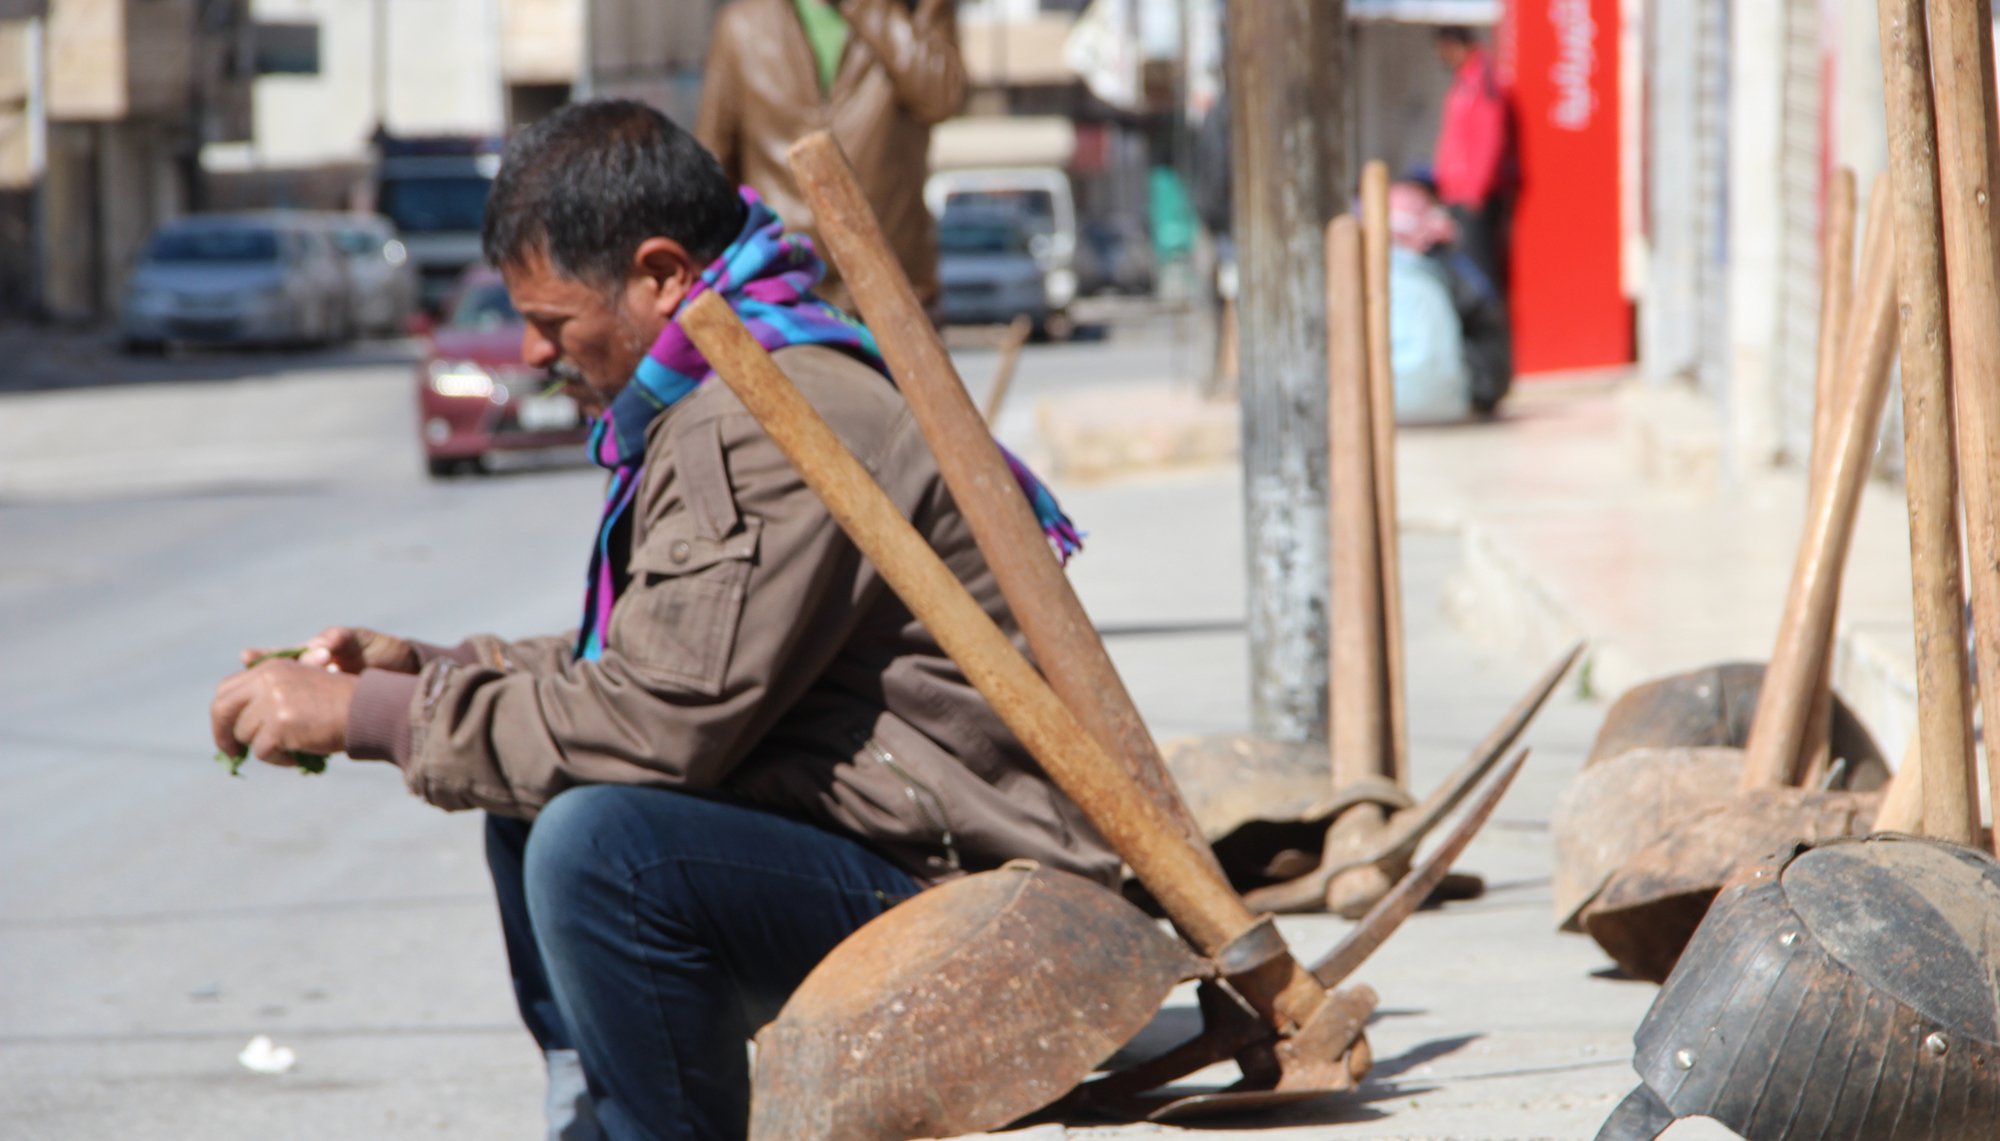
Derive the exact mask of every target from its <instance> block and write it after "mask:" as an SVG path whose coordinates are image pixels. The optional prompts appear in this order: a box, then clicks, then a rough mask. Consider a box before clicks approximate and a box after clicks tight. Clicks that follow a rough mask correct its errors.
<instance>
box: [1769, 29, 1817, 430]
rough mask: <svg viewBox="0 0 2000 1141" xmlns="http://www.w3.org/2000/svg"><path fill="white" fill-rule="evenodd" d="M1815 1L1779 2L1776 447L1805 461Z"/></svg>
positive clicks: (1812, 303) (1813, 367)
mask: <svg viewBox="0 0 2000 1141" xmlns="http://www.w3.org/2000/svg"><path fill="white" fill-rule="evenodd" d="M1819 7H1820V0H1785V80H1784V119H1783V121H1782V123H1781V125H1780V128H1779V129H1780V132H1781V140H1782V142H1781V150H1780V153H1779V156H1778V162H1779V171H1778V174H1779V180H1780V183H1781V185H1782V188H1783V189H1782V193H1783V195H1784V199H1783V201H1782V203H1781V204H1780V207H1779V209H1780V212H1781V216H1782V217H1783V219H1784V223H1783V225H1784V232H1783V233H1782V234H1781V235H1780V236H1779V243H1780V244H1779V258H1780V261H1779V264H1780V267H1781V269H1780V276H1779V281H1778V288H1779V289H1780V290H1781V291H1782V293H1781V295H1780V298H1779V303H1778V352H1777V358H1776V360H1774V361H1773V362H1772V373H1773V376H1772V380H1773V388H1774V389H1775V392H1776V397H1777V401H1778V408H1777V428H1778V440H1777V444H1778V446H1779V447H1780V448H1781V449H1782V450H1783V452H1784V454H1785V456H1786V457H1787V458H1789V459H1791V460H1794V461H1796V462H1799V463H1803V462H1804V461H1805V458H1806V456H1807V455H1808V454H1810V452H1811V449H1812V421H1813V397H1814V390H1815V373H1816V371H1817V369H1818V357H1819V302H1820V262H1821V256H1820V245H1821V241H1820V229H1821V221H1820V214H1821V182H1822V173H1821V172H1822V171H1823V170H1824V169H1825V166H1824V161H1823V158H1822V150H1823V147H1824V141H1823V140H1824V133H1823V132H1824V126H1825V125H1824V119H1823V115H1822V110H1821V100H1822V91H1823V87H1822V85H1821V82H1820V73H1821V66H1822V65H1821V59H1822V56H1821V43H1822V41H1821V37H1820V12H1819Z"/></svg>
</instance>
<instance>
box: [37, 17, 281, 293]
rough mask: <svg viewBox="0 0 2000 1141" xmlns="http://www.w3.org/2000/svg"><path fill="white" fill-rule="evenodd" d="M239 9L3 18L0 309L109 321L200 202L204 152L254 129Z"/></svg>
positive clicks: (242, 20) (244, 25)
mask: <svg viewBox="0 0 2000 1141" xmlns="http://www.w3.org/2000/svg"><path fill="white" fill-rule="evenodd" d="M247 10H248V5H247V3H246V2H244V0H51V2H48V3H35V4H28V3H19V2H15V3H9V4H0V138H4V139H6V140H7V141H6V143H4V144H0V232H4V233H5V234H7V235H9V236H14V235H19V236H20V237H22V238H24V239H26V240H23V241H19V242H15V241H7V242H4V243H0V249H5V250H7V251H8V253H7V254H6V255H5V256H0V309H4V310H5V311H11V312H14V313H34V314H39V315H46V316H49V317H53V318H56V319H59V320H66V321H85V320H91V319H95V318H98V317H101V316H103V315H105V314H107V313H109V312H111V311H112V309H113V308H114V306H115V304H116V301H117V297H118V291H119V289H120V288H121V287H122V285H123V283H124V275H125V271H126V270H127V268H128V267H129V266H130V265H131V263H132V261H133V259H134V258H135V257H136V255H137V253H138V250H139V248H140V246H141V245H142V244H143V243H144V242H145V240H146V238H147V237H148V235H149V234H150V233H151V232H152V228H153V226H154V225H155V224H156V223H158V222H159V221H160V220H161V219H164V218H167V217H171V216H173V215H174V214H178V213H180V212H182V211H184V210H186V209H188V208H189V207H190V206H191V205H192V204H193V203H195V202H197V201H198V200H199V196H200V193H201V180H200V178H199V168H198V161H197V156H198V154H199V149H200V147H201V145H202V143H203V142H206V141H214V140H221V139H231V138H241V137H243V136H244V135H246V134H247V132H248V129H249V85H248V78H249V71H248V68H247V64H246V61H245V60H244V58H243V56H242V53H241V51H240V45H241V43H242V37H243V35H244V32H245V29H246V27H247V19H248V14H247Z"/></svg>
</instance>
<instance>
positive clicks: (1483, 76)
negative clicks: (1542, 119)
mask: <svg viewBox="0 0 2000 1141" xmlns="http://www.w3.org/2000/svg"><path fill="white" fill-rule="evenodd" d="M1437 52H1438V58H1439V59H1440V60H1442V61H1444V65H1445V66H1446V67H1448V68H1450V69H1451V74H1452V79H1451V90H1450V91H1449V92H1448V93H1446V95H1445V101H1444V120H1443V122H1442V123H1441V124H1440V125H1439V127H1438V138H1437V149H1436V151H1435V153H1434V155H1433V157H1432V169H1433V173H1434V175H1435V177H1436V180H1437V193H1438V197H1439V199H1441V200H1442V201H1443V202H1444V204H1445V207H1446V208H1447V209H1449V210H1450V211H1451V213H1452V217H1453V218H1455V219H1456V220H1457V222H1458V232H1459V243H1460V245H1461V246H1462V248H1463V249H1464V250H1465V252H1466V253H1467V254H1468V255H1470V256H1471V258H1472V260H1473V261H1475V262H1477V263H1478V264H1479V268H1480V269H1481V270H1482V271H1484V272H1485V274H1486V276H1487V278H1488V279H1489V280H1491V281H1492V283H1493V285H1494V287H1495V288H1497V289H1498V290H1499V291H1500V295H1501V296H1502V297H1503V298H1504V297H1505V296H1506V295H1507V263H1508V243H1509V240H1510V236H1511V234H1510V231H1511V230H1512V228H1513V223H1514V182H1515V176H1516V167H1515V161H1514V150H1513V124H1512V117H1511V113H1510V112H1509V110H1508V107H1507V100H1506V96H1505V95H1503V94H1502V93H1501V91H1500V83H1499V80H1498V79H1497V78H1496V77H1495V75H1494V73H1493V65H1492V62H1491V61H1490V60H1488V59H1487V56H1486V52H1485V51H1484V50H1483V49H1482V48H1481V47H1480V46H1479V39H1478V37H1477V36H1476V35H1474V34H1473V32H1472V29H1470V28H1462V27H1444V28H1439V29H1438V32H1437Z"/></svg>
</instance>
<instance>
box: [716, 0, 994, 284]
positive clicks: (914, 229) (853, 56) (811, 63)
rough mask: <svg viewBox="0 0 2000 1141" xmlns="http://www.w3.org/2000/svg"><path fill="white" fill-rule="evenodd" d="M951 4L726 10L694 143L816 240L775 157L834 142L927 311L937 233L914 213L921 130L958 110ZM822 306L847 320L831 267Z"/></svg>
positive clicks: (925, 152) (844, 0)
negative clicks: (810, 141) (824, 133)
mask: <svg viewBox="0 0 2000 1141" xmlns="http://www.w3.org/2000/svg"><path fill="white" fill-rule="evenodd" d="M955 9H956V5H955V4H954V3H953V0H731V2H730V3H729V4H728V5H726V6H725V7H724V8H723V9H722V11H721V12H720V13H718V14H717V16H716V18H715V31H714V36H713V38H712V39H711V41H710V44H709V52H708V72H707V75H706V77H705V78H704V80H703V86H702V92H701V112H700V114H699V116H698V117H697V118H696V120H695V131H694V133H695V137H696V138H699V139H700V140H701V141H702V144H703V145H704V146H706V147H708V149H709V150H711V151H714V152H715V156H716V157H717V158H718V159H721V160H722V169H723V172H724V173H725V174H727V175H728V176H729V177H730V178H731V179H733V180H735V181H736V182H738V183H742V184H745V185H748V186H750V187H752V188H754V189H755V190H756V191H757V193H759V194H761V195H763V196H764V201H765V202H766V203H768V204H769V205H770V206H771V208H772V209H773V210H776V211H777V212H778V216H779V217H780V218H783V219H784V221H785V226H786V228H787V229H790V230H794V231H802V232H805V233H807V234H811V233H813V232H814V227H813V218H812V211H811V209H810V208H809V207H807V205H806V202H805V199H804V198H803V197H802V196H801V195H800V193H799V188H798V184H797V183H796V182H795V181H793V179H792V171H791V167H790V165H789V164H787V163H786V161H785V151H786V148H788V147H790V146H791V145H792V144H793V143H794V142H797V141H798V140H799V139H800V138H802V137H804V136H805V135H807V134H810V133H812V132H813V131H816V130H820V129H822V128H824V129H827V130H830V131H832V132H833V137H834V138H835V139H836V140H837V141H838V142H839V143H840V146H841V149H842V150H844V151H846V152H847V157H848V159H849V160H850V161H852V162H853V163H854V170H855V174H856V175H857V176H859V178H860V181H861V188H862V191H863V192H864V193H865V194H866V195H867V197H868V204H869V205H870V206H872V207H874V209H875V214H876V217H878V218H880V219H881V221H882V230H883V232H884V233H885V234H886V235H887V236H888V239H889V245H890V247H891V248H892V249H894V250H895V252H896V256H897V258H898V259H899V260H900V261H901V262H902V264H903V272H904V273H906V274H908V275H909V278H910V282H911V284H912V285H914V286H915V287H916V290H917V297H918V298H919V299H920V300H922V301H923V302H924V303H925V304H926V305H928V304H930V303H931V302H933V301H935V300H936V298H937V295H938V269H937V259H938V252H937V223H936V221H935V220H934V219H933V218H932V217H931V214H930V211H929V210H928V209H927V208H926V207H925V206H924V176H925V174H926V173H927V171H928V169H929V167H928V163H929V154H930V142H931V127H932V126H934V125H935V124H937V123H939V122H942V121H943V120H945V119H948V118H950V117H951V116H953V115H956V114H957V113H958V111H959V109H960V108H961V107H963V106H964V104H965V96H966V78H965V62H964V60H963V59H962V58H961V57H960V55H959V50H958V18H957V15H956V11H955ZM827 270H828V272H827V279H826V281H824V282H823V283H821V286H820V293H821V295H822V296H824V297H826V298H827V299H829V300H831V301H833V302H834V303H835V304H836V305H840V306H841V307H843V308H846V309H849V310H851V309H852V308H853V305H852V302H851V300H850V299H849V297H848V296H847V291H846V289H845V288H843V287H842V286H841V285H840V282H839V277H838V272H837V270H836V269H835V267H833V266H832V265H831V264H829V265H828V267H827Z"/></svg>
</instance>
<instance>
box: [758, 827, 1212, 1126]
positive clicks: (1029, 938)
mask: <svg viewBox="0 0 2000 1141" xmlns="http://www.w3.org/2000/svg"><path fill="white" fill-rule="evenodd" d="M1205 973H1206V967H1205V964H1203V963H1201V961H1200V960H1198V959H1196V958H1195V957H1194V956H1193V955H1191V954H1189V953H1188V952H1187V950H1186V949H1185V948H1184V947H1183V946H1182V944H1181V942H1180V940H1178V939H1175V938H1174V937H1173V936H1171V935H1169V934H1167V933H1166V932H1164V931H1162V930H1161V929H1160V926H1159V924H1158V923H1156V922H1154V921H1153V920H1152V919H1151V918H1150V917H1148V916H1146V915H1145V914H1144V913H1142V912H1141V911H1139V909H1137V908H1135V907H1132V906H1131V905H1129V904H1126V903H1124V902H1123V901H1121V900H1119V899H1118V898H1117V897H1116V896H1113V895H1111V894H1110V893H1109V892H1106V891H1105V890H1104V889H1103V888H1100V887H1098V886H1097V885H1096V884H1093V883H1091V882H1089V881H1087V880H1084V879H1080V878H1078V877H1076V876H1073V875H1069V874H1067V873H1064V872H1058V871H1051V870H1049V869H1047V868H1040V867H1037V866H1035V865H1033V864H1029V863H1022V864H1014V865H1009V866H1007V867H1005V868H1001V869H1000V870H998V871H991V872H982V873H980V874H977V875H972V876H967V877H965V878H964V879H960V880H955V881H952V882H950V883H947V884H944V885H942V886H940V887H937V888H933V889H932V890H930V891H927V892H924V893H923V894H921V895H919V896H917V897H916V898H915V899H912V900H910V901H909V902H907V903H904V904H901V905H899V906H898V907H896V908H895V910H893V911H891V912H889V913H888V914H887V915H886V916H884V917H883V919H881V920H877V921H876V922H874V923H870V924H868V925H867V926H865V927H863V928H861V929H860V930H859V931H857V932H855V933H854V935H853V936H852V937H850V938H849V939H847V940H845V941H844V942H842V943H841V944H840V945H839V946H837V947H835V948H834V949H833V952H832V953H831V954H829V955H828V956H827V957H826V958H825V959H824V960H822V961H821V962H820V964H819V965H818V966H817V967H815V968H813V971H812V973H811V974H809V975H807V976H806V979H805V981H804V982H803V983H801V984H800V985H799V989H798V990H797V991H796V992H794V993H793V995H792V997H791V1000H790V1001H789V1002H787V1003H786V1004H785V1009H784V1013H783V1015H782V1016H781V1017H780V1018H779V1019H778V1020H777V1021H776V1022H773V1023H771V1024H770V1025H768V1026H766V1027H765V1028H764V1029H763V1030H762V1031H760V1032H759V1033H758V1035H757V1070H756V1080H755V1086H756V1090H757V1096H756V1098H755V1101H754V1105H753V1107H752V1110H753V1115H754V1120H753V1122H752V1125H751V1132H752V1133H753V1134H754V1135H756V1136H759V1137H946V1136H953V1135H956V1134H960V1133H966V1132H971V1131H974V1130H978V1129H984V1128H988V1127H991V1126H992V1125H993V1124H995V1123H996V1122H997V1123H1005V1122H1009V1121H1013V1120H1015V1119H1016V1118H1019V1117H1021V1116H1024V1115H1026V1114H1028V1113H1032V1112H1034V1111H1035V1110H1037V1109H1040V1108H1042V1107H1043V1106H1045V1105H1047V1104H1049V1103H1050V1102H1052V1101H1055V1100H1056V1099H1057V1098H1059V1097H1061V1096H1062V1095H1064V1094H1065V1093H1067V1092H1069V1089H1070V1087H1071V1086H1072V1085H1074V1084H1075V1082H1076V1078H1075V1077H1074V1076H1073V1075H1078V1074H1084V1073H1088V1072H1090V1069H1091V1067H1093V1066H1095V1065H1096V1064H1097V1063H1099V1062H1101V1061H1103V1060H1104V1059H1105V1058H1106V1057H1108V1056H1110V1054H1111V1053H1112V1051H1114V1050H1116V1049H1117V1048H1118V1047H1120V1046H1122V1045H1124V1044H1125V1042H1126V1041H1128V1040H1129V1039H1130V1038H1131V1037H1132V1035H1134V1034H1136V1033H1138V1032H1139V1030H1140V1029H1141V1028H1142V1027H1144V1026H1145V1025H1146V1023H1147V1022H1148V1021H1149V1020H1150V1019H1151V1018H1152V1017H1153V1015H1154V1013H1155V1012H1157V1011H1158V1009H1159V1006H1160V1003H1161V1002H1162V1001H1164V1000H1165V999H1166V997H1167V993H1168V992H1169V991H1171V990H1172V989H1173V988H1174V986H1175V985H1176V984H1178V983H1180V982H1181V981H1183V980H1185V979H1189V978H1194V977H1197V976H1200V975H1203V974H1205ZM1109 980H1116V983H1115V985H1107V983H1108V982H1109ZM1024 1043H1026V1044H1030V1045H1031V1046H1032V1049H1029V1050H1023V1049H1022V1048H1021V1047H1022V1045H1023V1044H1024Z"/></svg>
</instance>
